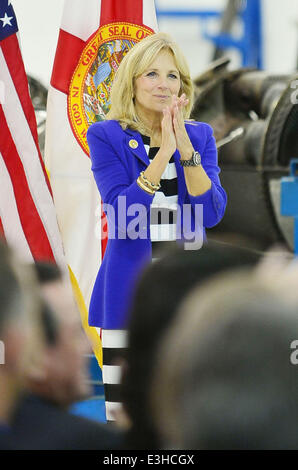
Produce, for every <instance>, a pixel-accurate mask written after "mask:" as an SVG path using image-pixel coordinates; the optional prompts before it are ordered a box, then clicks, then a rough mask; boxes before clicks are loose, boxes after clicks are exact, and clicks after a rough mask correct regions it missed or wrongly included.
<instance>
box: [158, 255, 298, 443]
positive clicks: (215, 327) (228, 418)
mask: <svg viewBox="0 0 298 470" xmlns="http://www.w3.org/2000/svg"><path fill="white" fill-rule="evenodd" d="M267 266H268V265H267ZM273 268H274V264H273ZM257 271H258V270H255V271H250V272H244V271H242V272H241V271H239V272H237V271H236V272H234V273H231V274H229V275H226V274H225V276H218V278H217V279H216V278H213V279H212V282H208V283H207V284H205V285H204V286H203V287H201V288H195V289H194V290H193V291H192V293H191V294H190V295H189V296H188V298H187V299H186V301H185V302H184V303H183V304H182V305H181V306H180V308H179V312H178V315H177V319H176V322H175V325H173V326H172V328H171V329H170V330H169V331H168V333H167V336H166V338H165V339H164V342H163V344H162V345H161V348H160V349H159V358H160V361H159V366H158V367H157V370H156V375H155V381H153V382H154V385H155V387H154V385H153V386H152V395H153V398H152V402H153V405H152V413H153V416H154V418H153V419H154V421H155V423H156V425H157V428H158V429H159V432H160V435H161V436H162V443H163V444H162V446H163V448H166V449H199V450H211V449H212V450H228V449H233V450H236V449H238V450H242V449H243V450H261V449H298V437H297V423H298V402H297V389H298V374H297V363H298V361H297V339H298V317H297V306H298V295H297V276H298V267H297V261H296V267H295V266H294V268H293V267H292V266H291V267H290V269H289V270H288V272H287V271H286V270H285V269H284V268H282V269H280V270H279V272H278V271H277V270H276V269H273V275H272V274H267V273H266V275H265V276H264V275H262V276H260V273H258V272H257ZM276 274H277V276H276ZM269 278H271V281H270V283H269V282H268V280H269ZM289 285H291V287H290V288H289ZM294 286H296V289H295V292H293V287H294ZM156 384H158V387H157V386H156Z"/></svg>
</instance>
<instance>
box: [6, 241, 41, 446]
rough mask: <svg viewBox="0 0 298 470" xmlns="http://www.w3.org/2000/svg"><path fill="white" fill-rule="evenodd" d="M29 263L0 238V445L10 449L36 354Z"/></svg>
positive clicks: (36, 314)
mask: <svg viewBox="0 0 298 470" xmlns="http://www.w3.org/2000/svg"><path fill="white" fill-rule="evenodd" d="M33 284H34V273H33V272H32V270H31V269H30V267H28V268H26V267H23V266H21V265H20V264H19V262H18V260H17V259H16V258H15V256H14V254H13V253H12V252H11V250H10V249H9V248H8V247H7V246H6V245H4V243H2V241H1V240H0V299H1V303H0V392H1V393H0V449H1V450H5V449H13V445H12V444H13V443H12V441H11V430H12V423H13V418H14V414H15V412H16V409H17V407H18V404H19V401H20V399H21V397H22V394H23V392H24V382H25V371H26V369H27V367H28V364H29V363H31V362H32V361H33V360H34V357H35V356H36V355H39V354H40V350H41V343H40V341H39V339H40V335H41V331H42V330H41V329H40V322H39V304H38V298H37V296H36V294H37V293H36V292H35V290H34V289H31V287H32V286H33Z"/></svg>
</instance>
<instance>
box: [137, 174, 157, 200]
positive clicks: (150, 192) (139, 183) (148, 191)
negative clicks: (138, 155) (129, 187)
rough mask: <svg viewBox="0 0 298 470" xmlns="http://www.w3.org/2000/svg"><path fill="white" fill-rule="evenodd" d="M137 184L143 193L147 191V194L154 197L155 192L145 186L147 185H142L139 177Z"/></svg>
mask: <svg viewBox="0 0 298 470" xmlns="http://www.w3.org/2000/svg"><path fill="white" fill-rule="evenodd" d="M137 183H138V185H139V187H140V188H141V189H142V190H143V191H145V193H147V194H150V195H151V196H154V194H155V191H154V190H153V189H150V188H148V186H145V185H144V184H143V183H142V181H141V179H140V177H138V179H137Z"/></svg>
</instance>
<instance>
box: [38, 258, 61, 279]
mask: <svg viewBox="0 0 298 470" xmlns="http://www.w3.org/2000/svg"><path fill="white" fill-rule="evenodd" d="M35 270H36V275H37V279H38V281H39V283H40V284H44V283H46V282H54V281H60V280H61V279H62V273H61V270H60V268H59V267H58V266H57V265H56V264H54V263H46V262H41V261H37V262H36V263H35Z"/></svg>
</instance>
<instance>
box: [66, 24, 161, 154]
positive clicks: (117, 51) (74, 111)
mask: <svg viewBox="0 0 298 470" xmlns="http://www.w3.org/2000/svg"><path fill="white" fill-rule="evenodd" d="M153 33H154V31H153V30H152V29H150V28H148V27H145V26H140V25H135V24H132V23H119V22H117V23H109V24H106V25H104V26H102V27H100V28H99V29H98V30H97V31H96V32H95V33H94V34H93V35H92V36H91V37H90V39H89V40H88V41H87V43H86V46H85V48H84V50H83V52H82V54H81V56H80V60H79V62H78V64H77V66H76V69H75V71H74V74H73V76H72V79H71V83H70V87H69V93H68V103H67V104H68V118H69V122H70V125H71V128H72V131H73V133H74V135H75V137H76V139H77V141H78V143H79V144H80V146H81V147H82V149H83V150H84V152H85V153H86V154H87V155H88V156H89V147H88V143H87V138H86V134H87V130H88V128H89V126H90V125H91V124H93V123H94V122H98V121H103V120H104V119H105V115H106V113H107V112H108V111H109V108H110V91H111V87H112V83H113V81H114V78H115V73H116V72H117V69H118V67H119V65H120V63H121V60H122V59H123V57H124V56H125V55H126V54H127V52H128V51H129V50H130V49H131V48H132V47H133V46H134V44H135V43H137V42H139V41H141V40H142V39H144V38H145V37H146V36H148V35H149V34H153Z"/></svg>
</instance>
